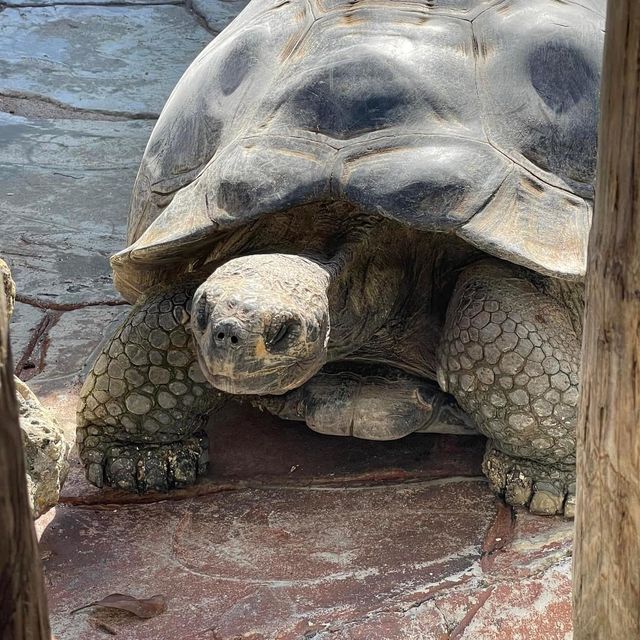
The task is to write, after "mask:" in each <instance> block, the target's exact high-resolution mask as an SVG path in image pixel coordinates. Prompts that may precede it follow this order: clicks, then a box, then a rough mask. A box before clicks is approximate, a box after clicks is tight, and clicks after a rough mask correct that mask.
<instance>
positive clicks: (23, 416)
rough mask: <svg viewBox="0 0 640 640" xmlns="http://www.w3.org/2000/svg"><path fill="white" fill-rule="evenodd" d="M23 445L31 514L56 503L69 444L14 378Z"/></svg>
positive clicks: (64, 471) (65, 465)
mask: <svg viewBox="0 0 640 640" xmlns="http://www.w3.org/2000/svg"><path fill="white" fill-rule="evenodd" d="M15 384H16V395H17V396H18V409H19V412H20V428H21V429H22V446H23V447H24V452H25V465H26V467H27V490H28V493H29V501H30V502H31V508H32V509H33V517H34V518H38V517H40V516H41V515H42V514H43V513H45V511H48V510H49V509H50V508H51V507H53V506H55V505H56V504H57V502H58V499H59V497H60V489H61V488H62V484H63V483H64V481H65V479H66V477H67V474H68V473H69V463H68V462H67V457H68V455H69V450H70V449H71V445H70V444H69V443H68V442H67V441H66V440H65V437H64V433H63V431H62V429H61V428H60V427H59V426H58V423H57V422H56V420H55V418H54V417H53V416H52V415H51V414H50V413H49V412H48V411H47V410H46V409H45V408H44V407H43V406H42V405H41V404H40V401H39V400H38V398H36V396H35V394H34V393H33V391H31V389H29V387H27V385H26V384H25V383H24V382H22V380H20V379H19V378H15Z"/></svg>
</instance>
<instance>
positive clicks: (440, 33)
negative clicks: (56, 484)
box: [78, 0, 605, 515]
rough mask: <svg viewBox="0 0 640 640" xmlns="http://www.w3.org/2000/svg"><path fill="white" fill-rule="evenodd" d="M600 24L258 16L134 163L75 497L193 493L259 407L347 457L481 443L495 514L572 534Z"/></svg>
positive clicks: (501, 13) (574, 16) (432, 12)
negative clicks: (235, 422)
mask: <svg viewBox="0 0 640 640" xmlns="http://www.w3.org/2000/svg"><path fill="white" fill-rule="evenodd" d="M604 5H605V2H604V0H563V1H560V0H535V1H532V0H412V1H409V0H394V1H393V2H391V1H389V0H253V1H252V2H251V3H250V4H249V5H248V6H247V7H246V9H245V10H244V11H243V12H242V13H241V14H240V15H239V16H238V17H237V18H236V20H235V21H234V22H233V23H232V24H231V25H230V26H229V27H228V28H227V29H226V30H225V31H224V32H223V33H222V34H221V35H220V36H219V37H217V38H216V39H215V40H214V41H213V42H212V43H211V44H210V45H209V46H208V47H207V48H206V49H205V50H204V51H203V52H202V53H201V54H200V55H199V56H198V58H197V59H196V60H195V61H194V62H193V64H192V65H191V66H190V67H189V69H188V70H187V71H186V72H185V74H184V76H183V77H182V79H181V80H180V81H179V83H178V85H177V86H176V88H175V90H174V91H173V93H172V94H171V96H170V97H169V99H168V101H167V103H166V106H165V107H164V110H163V111H162V114H161V116H160V119H159V120H158V123H157V125H156V127H155V129H154V131H153V133H152V135H151V139H150V140H149V143H148V146H147V149H146V151H145V154H144V158H143V160H142V164H141V167H140V170H139V173H138V177H137V180H136V183H135V187H134V193H133V199H132V205H131V211H130V216H129V232H128V233H129V237H128V245H129V246H128V247H127V248H126V249H124V250H123V251H121V252H120V253H118V254H116V255H115V256H113V258H112V266H113V271H114V278H115V284H116V287H117V288H118V290H119V291H120V292H121V293H122V295H123V296H124V297H125V298H126V299H127V300H129V301H130V302H131V303H133V304H134V305H135V306H134V307H133V309H132V311H131V313H130V314H129V316H128V318H127V319H126V320H125V322H124V324H122V326H120V328H118V330H117V331H116V333H115V335H114V336H113V337H112V338H111V339H110V341H109V342H108V343H107V344H106V346H105V347H104V350H103V351H102V353H101V355H100V356H99V357H98V359H97V361H96V362H95V364H94V366H93V370H92V371H91V373H90V375H89V377H88V379H87V381H86V383H85V385H84V387H83V390H82V393H81V396H82V399H81V403H80V409H79V428H78V442H79V450H80V456H81V458H82V461H83V463H84V465H85V466H86V470H87V477H88V479H89V480H90V481H91V482H92V483H94V484H96V485H98V486H103V485H104V484H108V485H112V486H116V487H120V488H123V489H127V490H137V491H145V490H149V489H156V490H166V489H168V488H171V487H175V486H182V485H185V484H188V483H190V482H193V481H194V480H195V478H196V476H197V475H198V473H200V472H201V471H202V469H203V468H204V465H205V463H206V457H207V454H206V440H205V437H204V435H203V433H202V426H203V425H204V423H205V421H206V420H208V419H209V417H211V416H213V420H214V422H215V413H216V411H217V410H218V409H219V407H220V406H221V405H222V404H223V403H224V402H226V401H228V400H229V399H230V398H233V397H234V396H243V397H245V398H246V397H247V396H248V397H249V398H250V400H251V402H253V403H254V404H257V405H258V406H260V407H262V408H265V409H267V410H269V411H271V412H273V413H275V414H277V415H279V416H282V417H284V418H289V419H296V420H301V421H306V423H307V424H308V425H309V426H310V427H311V428H313V429H315V430H317V431H320V432H325V433H332V434H345V435H355V436H359V437H363V438H375V439H385V438H389V439H390V438H397V437H400V436H403V435H406V434H407V433H411V432H416V431H425V430H426V431H429V430H431V431H437V430H442V431H449V432H450V431H456V430H462V431H464V430H465V429H468V428H469V425H470V424H471V425H473V428H474V429H477V431H479V432H480V433H482V434H484V435H485V436H487V438H488V445H487V451H486V454H485V458H484V463H483V468H484V471H485V473H486V474H487V476H488V477H489V479H490V482H491V485H492V487H493V488H494V490H495V491H497V492H499V493H500V494H502V495H504V496H505V498H506V499H507V501H508V502H510V503H511V504H516V505H528V506H529V508H530V509H531V510H532V511H534V512H537V513H565V514H566V515H571V513H572V512H573V505H574V492H575V426H576V405H577V402H578V380H579V368H580V336H581V316H582V309H583V284H582V281H583V277H584V272H585V254H586V244H587V236H588V230H589V225H590V216H591V211H592V202H593V182H594V167H595V150H596V129H597V126H596V125H597V102H598V89H599V78H600V69H601V62H600V58H601V50H602V42H603V23H604V18H603V12H604ZM447 394H448V395H447ZM451 397H453V398H455V401H457V405H456V404H455V402H454V401H453V400H452V399H451ZM456 407H460V409H459V410H458V413H457V410H456ZM462 412H464V415H463V416H460V415H459V414H460V413H462Z"/></svg>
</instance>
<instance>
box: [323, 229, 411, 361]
mask: <svg viewBox="0 0 640 640" xmlns="http://www.w3.org/2000/svg"><path fill="white" fill-rule="evenodd" d="M380 235H382V234H381V233H380V232H379V230H378V229H376V228H373V229H368V230H366V231H365V233H363V234H359V236H358V237H356V238H355V239H350V240H348V241H347V242H345V244H344V245H343V246H341V247H340V249H339V250H338V251H337V252H336V253H335V255H334V256H332V257H331V258H330V259H328V260H326V261H324V262H323V261H322V259H317V258H316V260H317V264H318V265H319V266H321V267H322V268H323V269H325V271H326V273H327V274H328V276H329V281H328V287H327V299H328V304H329V318H330V333H329V341H328V345H327V361H333V360H340V359H343V358H345V357H347V356H348V355H349V354H351V353H353V352H355V351H357V350H358V349H359V348H360V347H361V346H362V345H364V344H367V343H369V342H370V341H371V338H372V337H373V336H374V335H375V334H376V332H378V331H379V330H380V328H381V327H383V326H384V325H385V324H387V322H388V321H389V320H390V318H392V317H393V316H394V315H395V313H396V310H397V308H398V306H399V305H401V298H402V296H403V292H405V291H407V290H408V289H409V288H410V287H408V286H407V283H406V275H407V274H406V269H405V265H404V264H402V261H401V255H405V253H406V247H405V248H404V251H401V250H400V248H399V247H395V246H390V245H389V241H391V242H392V245H394V244H396V239H395V238H389V237H387V238H386V241H387V242H386V243H385V239H383V238H380V237H379V236H380ZM380 243H382V244H380Z"/></svg>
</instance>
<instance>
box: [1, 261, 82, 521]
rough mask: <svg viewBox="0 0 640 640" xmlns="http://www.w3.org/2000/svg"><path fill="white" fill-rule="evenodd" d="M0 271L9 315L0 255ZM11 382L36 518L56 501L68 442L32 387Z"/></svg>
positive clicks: (9, 287) (9, 284)
mask: <svg viewBox="0 0 640 640" xmlns="http://www.w3.org/2000/svg"><path fill="white" fill-rule="evenodd" d="M0 273H1V274H2V284H3V288H4V291H5V296H6V299H7V301H8V303H9V305H8V306H9V316H11V313H12V311H13V306H14V302H15V295H16V288H15V284H14V283H13V279H12V278H11V272H10V271H9V266H8V265H7V263H6V262H5V261H4V260H2V259H0ZM14 383H15V386H16V396H17V399H18V411H19V414H20V428H21V430H22V446H23V447H24V453H25V466H26V468H27V491H28V494H29V501H30V503H31V508H32V510H33V517H34V518H38V517H39V516H41V515H42V514H43V513H44V512H45V511H48V510H49V509H50V508H51V507H53V506H54V505H55V504H57V502H58V499H59V497H60V489H61V488H62V483H63V482H64V481H65V478H66V477H67V474H68V473H69V463H68V462H67V456H68V455H69V450H70V448H71V446H70V444H69V443H68V442H67V440H66V439H65V434H64V432H63V431H62V429H61V428H60V427H59V426H58V423H57V422H56V420H55V418H54V417H53V416H52V415H51V414H50V413H49V412H48V411H47V410H46V409H45V408H44V407H43V406H42V405H41V404H40V402H39V400H38V398H36V396H35V394H34V393H33V391H31V389H29V387H27V385H26V384H25V383H24V382H22V380H20V379H19V378H17V377H14Z"/></svg>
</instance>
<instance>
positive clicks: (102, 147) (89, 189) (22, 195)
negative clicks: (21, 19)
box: [0, 14, 153, 305]
mask: <svg viewBox="0 0 640 640" xmlns="http://www.w3.org/2000/svg"><path fill="white" fill-rule="evenodd" d="M3 15H4V14H3ZM152 124H153V123H151V122H147V121H131V122H112V121H110V122H99V121H82V120H30V119H26V118H21V117H18V116H10V115H8V114H3V113H0V138H1V139H2V141H3V144H2V145H1V146H0V212H2V213H1V214H0V255H3V256H4V257H5V259H6V260H7V262H8V263H9V266H10V267H11V270H12V273H13V277H14V280H15V281H16V288H17V291H18V295H19V296H20V295H29V296H33V297H36V298H40V299H42V300H43V301H45V302H49V303H51V302H53V303H57V304H70V305H73V304H82V303H87V302H95V301H100V300H105V299H114V298H115V297H117V294H116V293H115V291H114V289H113V285H112V280H111V270H110V268H109V256H110V255H111V254H112V253H114V252H115V251H118V250H119V249H121V248H122V247H123V246H124V241H125V236H126V225H127V215H128V210H129V200H130V194H131V188H132V185H133V181H134V179H135V175H136V172H137V168H138V164H139V161H140V158H141V156H142V152H143V151H144V147H145V145H146V141H147V139H148V137H149V134H150V133H151V128H152Z"/></svg>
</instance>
